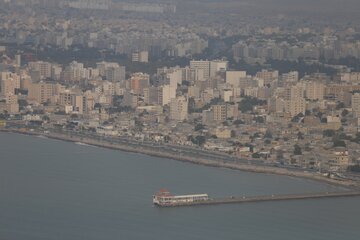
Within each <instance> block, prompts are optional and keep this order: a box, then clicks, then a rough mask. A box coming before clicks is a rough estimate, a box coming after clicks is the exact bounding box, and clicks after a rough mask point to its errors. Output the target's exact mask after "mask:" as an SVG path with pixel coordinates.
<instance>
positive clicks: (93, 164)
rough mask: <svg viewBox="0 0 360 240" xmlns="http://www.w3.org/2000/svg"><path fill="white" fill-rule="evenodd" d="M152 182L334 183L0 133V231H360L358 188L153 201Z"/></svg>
mask: <svg viewBox="0 0 360 240" xmlns="http://www.w3.org/2000/svg"><path fill="white" fill-rule="evenodd" d="M159 188H168V189H170V190H171V191H172V192H174V193H177V194H187V193H208V194H209V195H210V196H212V197H223V196H231V195H236V196H242V195H246V196H250V195H264V194H287V193H302V192H310V191H312V192H318V191H331V190H335V188H334V187H331V186H329V185H327V184H323V183H317V182H312V181H310V180H303V179H297V178H290V177H284V176H274V175H265V174H254V173H246V172H240V171H233V170H227V169H217V168H209V167H203V166H197V165H191V164H186V163H181V162H176V161H172V160H169V159H161V158H155V157H149V156H144V155H141V154H132V153H124V152H120V151H112V150H106V149H100V148H96V147H90V146H81V145H76V144H73V143H66V142H61V141H55V140H49V139H43V138H37V137H30V136H21V135H13V134H3V133H0V240H7V239H9V240H35V239H36V240H42V239H44V240H45V239H46V240H58V239H59V240H60V239H62V240H64V239H66V240H79V239H87V240H92V239H101V240H108V239H109V240H110V239H111V240H113V239H174V240H180V239H244V240H252V239H254V240H262V239H268V240H282V239H284V240H292V239H296V240H297V239H299V240H303V239H314V240H315V239H316V240H317V239H319V240H322V239H324V240H325V239H326V240H338V239H345V240H352V239H354V240H359V239H360V207H359V204H360V198H342V199H324V200H307V201H289V202H267V203H249V204H242V205H224V206H201V207H188V208H172V209H159V208H156V207H153V206H152V203H151V196H152V194H153V193H154V192H156V191H157V190H158V189H159Z"/></svg>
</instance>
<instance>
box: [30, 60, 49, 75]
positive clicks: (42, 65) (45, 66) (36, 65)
mask: <svg viewBox="0 0 360 240" xmlns="http://www.w3.org/2000/svg"><path fill="white" fill-rule="evenodd" d="M29 67H30V69H31V70H33V71H37V72H39V73H40V79H45V78H50V77H51V63H49V62H43V61H37V62H29Z"/></svg>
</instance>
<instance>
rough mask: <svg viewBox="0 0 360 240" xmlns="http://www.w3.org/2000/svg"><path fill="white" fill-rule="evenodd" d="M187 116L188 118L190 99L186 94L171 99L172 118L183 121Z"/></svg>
mask: <svg viewBox="0 0 360 240" xmlns="http://www.w3.org/2000/svg"><path fill="white" fill-rule="evenodd" d="M187 118H188V99H187V98H186V97H184V96H180V97H177V98H173V99H171V101H170V119H171V120H175V121H180V122H182V121H184V120H186V119H187Z"/></svg>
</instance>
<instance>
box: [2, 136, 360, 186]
mask: <svg viewBox="0 0 360 240" xmlns="http://www.w3.org/2000/svg"><path fill="white" fill-rule="evenodd" d="M1 132H2V133H13V134H22V135H28V136H43V137H47V138H50V139H54V140H60V141H66V142H72V143H82V144H86V145H90V146H95V147H101V148H106V149H111V150H118V151H124V152H131V153H140V154H145V155H148V156H153V157H159V158H167V159H172V160H176V161H180V162H187V163H192V164H196V165H202V166H207V167H216V168H226V169H232V170H238V171H245V172H253V173H262V174H274V175H282V176H289V177H297V178H303V179H309V180H313V181H318V182H323V183H327V184H330V185H334V186H339V187H345V188H347V189H349V190H350V189H354V188H356V189H359V186H360V185H359V183H357V182H355V181H352V180H341V181H340V180H336V179H332V178H327V177H324V176H322V175H321V174H318V173H311V172H304V171H293V170H289V169H286V168H278V167H272V166H256V165H250V164H242V163H229V162H221V161H215V160H211V159H209V158H208V159H206V158H204V157H202V158H196V157H189V156H184V155H175V154H171V153H167V152H161V151H158V150H157V149H145V148H143V147H142V146H141V145H140V146H138V147H133V146H130V145H125V144H118V143H116V144H114V143H111V142H109V141H99V140H96V139H92V138H86V137H79V136H76V135H68V134H62V133H54V132H49V133H40V132H31V131H26V130H15V129H0V133H1Z"/></svg>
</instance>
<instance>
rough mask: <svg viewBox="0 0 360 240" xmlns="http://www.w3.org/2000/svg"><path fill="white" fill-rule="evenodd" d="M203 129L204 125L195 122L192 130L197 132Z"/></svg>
mask: <svg viewBox="0 0 360 240" xmlns="http://www.w3.org/2000/svg"><path fill="white" fill-rule="evenodd" d="M203 129H205V125H204V124H201V123H199V124H196V126H195V128H194V131H195V132H198V131H201V130H203Z"/></svg>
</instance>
